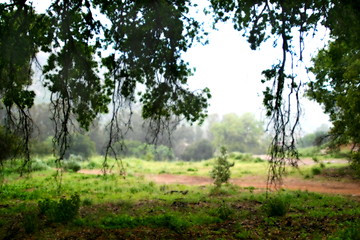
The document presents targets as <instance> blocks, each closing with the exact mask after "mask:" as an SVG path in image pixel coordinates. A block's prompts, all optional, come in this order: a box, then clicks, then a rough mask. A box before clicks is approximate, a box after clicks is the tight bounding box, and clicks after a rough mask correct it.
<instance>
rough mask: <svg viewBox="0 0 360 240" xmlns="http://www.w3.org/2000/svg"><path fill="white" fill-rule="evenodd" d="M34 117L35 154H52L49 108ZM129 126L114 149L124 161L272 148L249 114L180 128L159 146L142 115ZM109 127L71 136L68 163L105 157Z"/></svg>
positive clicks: (36, 111) (197, 157)
mask: <svg viewBox="0 0 360 240" xmlns="http://www.w3.org/2000/svg"><path fill="white" fill-rule="evenodd" d="M31 114H32V116H33V118H34V122H35V124H36V127H35V132H34V133H35V134H34V139H33V141H32V144H31V146H32V151H33V152H34V154H38V155H46V154H52V153H53V143H52V138H53V135H54V131H53V126H52V122H51V121H50V117H51V116H50V114H49V105H48V104H39V105H35V106H34V107H33V108H32V109H31ZM129 123H130V130H128V131H127V133H126V135H125V137H124V139H123V141H122V142H118V143H115V145H114V148H115V149H116V151H117V152H118V153H119V156H121V157H137V158H143V159H147V160H159V161H163V160H175V159H180V160H185V161H198V160H204V159H209V158H212V157H213V156H214V153H215V151H216V150H218V149H220V146H224V147H226V148H227V149H228V150H229V151H230V152H233V151H235V152H243V153H253V154H260V153H265V152H266V148H267V146H268V144H269V137H268V136H267V135H266V134H265V131H264V127H263V123H262V122H261V121H258V120H257V119H256V118H255V116H254V115H252V114H250V113H246V114H244V115H242V116H238V115H236V114H227V115H225V116H223V117H222V118H221V119H220V117H219V116H218V115H211V116H210V117H209V119H208V120H207V121H206V122H205V123H204V124H203V126H198V125H196V126H191V125H188V124H185V123H184V124H180V125H179V126H178V127H177V128H176V130H175V131H173V132H171V133H166V132H165V133H163V134H161V135H159V136H158V139H157V144H156V145H155V144H150V143H149V141H148V140H149V139H148V138H147V133H148V130H149V129H147V125H146V124H144V119H143V118H142V117H141V115H140V113H139V112H137V111H134V112H133V113H132V114H131V121H130V122H129ZM106 127H107V122H106V120H102V121H100V120H99V119H97V120H96V121H94V122H93V123H92V125H91V127H90V130H89V131H88V132H81V131H77V133H74V134H72V135H71V137H70V145H69V149H68V150H67V151H66V154H65V159H67V158H69V157H70V155H77V156H80V157H81V158H82V159H88V158H89V157H91V156H93V155H94V154H98V155H104V154H105V144H106V141H107V133H106ZM122 127H123V130H124V131H125V130H127V129H126V128H127V127H128V126H125V124H124V126H122ZM74 128H76V126H74ZM74 130H76V129H74Z"/></svg>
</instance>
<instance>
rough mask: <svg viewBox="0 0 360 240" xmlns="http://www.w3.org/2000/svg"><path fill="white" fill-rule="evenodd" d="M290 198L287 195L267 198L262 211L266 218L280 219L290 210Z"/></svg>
mask: <svg viewBox="0 0 360 240" xmlns="http://www.w3.org/2000/svg"><path fill="white" fill-rule="evenodd" d="M289 200H290V197H289V196H288V195H282V194H278V195H276V196H275V197H272V198H269V199H268V200H267V201H266V202H265V203H264V205H263V210H264V211H265V213H266V215H267V216H268V217H282V216H285V215H286V213H287V212H288V211H289V209H290V201H289Z"/></svg>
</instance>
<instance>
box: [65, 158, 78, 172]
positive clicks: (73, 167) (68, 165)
mask: <svg viewBox="0 0 360 240" xmlns="http://www.w3.org/2000/svg"><path fill="white" fill-rule="evenodd" d="M63 168H64V170H66V171H69V170H70V171H73V172H78V171H80V169H81V166H80V164H79V163H78V162H75V161H70V160H69V161H66V162H65V163H64V164H63Z"/></svg>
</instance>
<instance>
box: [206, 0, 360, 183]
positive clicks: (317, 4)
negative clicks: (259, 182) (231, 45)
mask: <svg viewBox="0 0 360 240" xmlns="http://www.w3.org/2000/svg"><path fill="white" fill-rule="evenodd" d="M210 2H211V6H212V10H213V13H214V16H215V18H216V21H227V20H229V19H232V21H233V24H234V28H235V29H237V30H239V31H243V32H244V36H245V37H247V39H248V42H249V43H250V47H251V48H252V49H257V48H258V47H260V45H261V44H262V43H263V42H265V41H266V40H267V39H269V38H270V37H273V39H274V41H273V44H274V46H277V45H278V44H280V45H281V51H282V52H281V53H279V57H281V58H280V60H279V61H278V63H276V64H274V65H273V66H272V67H271V68H270V69H267V70H264V71H263V75H264V79H263V80H262V82H263V83H266V82H269V81H271V82H272V83H271V84H269V85H268V87H266V90H265V91H264V92H263V93H264V100H263V103H264V105H265V107H266V109H267V116H268V117H270V119H271V123H272V124H271V125H272V126H273V130H274V136H273V140H272V144H271V148H270V155H271V160H270V169H269V181H270V183H271V184H272V183H278V182H281V176H282V175H283V173H284V170H285V166H286V163H289V164H291V165H293V166H297V159H298V158H299V154H298V151H297V150H296V145H295V143H296V138H295V134H294V133H295V130H296V127H297V125H298V123H299V116H300V113H301V111H300V105H299V91H300V90H301V86H302V85H303V83H304V80H303V79H299V78H298V77H297V76H296V72H295V71H294V68H293V66H294V65H293V63H294V62H295V61H302V60H303V53H304V49H305V46H304V37H305V36H306V35H308V34H309V33H313V34H315V33H316V31H317V28H318V26H319V25H323V26H325V27H327V28H328V29H329V30H330V34H331V36H332V38H333V39H336V42H338V43H336V45H338V46H340V45H341V44H340V45H339V43H340V42H342V43H345V42H346V43H347V44H348V43H349V42H350V43H351V45H348V46H349V47H350V49H352V50H353V51H354V52H358V50H359V34H360V27H359V26H360V24H359V19H360V7H359V4H358V2H357V1H350V0H331V1H325V0H310V1H298V0H290V1H284V0H275V1H268V0H264V1H251V0H241V1H231V0H230V1H223V0H211V1H210ZM296 38H297V39H298V41H296ZM296 42H297V45H298V46H296ZM346 54H347V53H346V51H345V52H344V56H346ZM289 59H290V61H291V63H289ZM294 60H295V61H294ZM328 90H329V91H330V92H331V90H330V89H328ZM321 94H322V93H320V94H319V95H321ZM352 98H353V99H355V98H356V97H352ZM294 105H295V106H294ZM344 107H345V106H344ZM346 108H347V107H346ZM294 109H295V114H294V113H293V112H294V111H293V110H294ZM354 120H355V121H357V123H356V124H358V123H359V120H358V119H354ZM335 129H336V128H335ZM339 129H340V128H339ZM344 130H345V129H341V130H340V134H341V135H342V132H343V131H344ZM345 135H346V134H345Z"/></svg>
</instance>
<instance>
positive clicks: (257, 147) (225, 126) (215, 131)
mask: <svg viewBox="0 0 360 240" xmlns="http://www.w3.org/2000/svg"><path fill="white" fill-rule="evenodd" d="M210 131H211V134H212V135H213V138H214V140H213V141H214V145H215V146H224V147H226V148H227V149H228V151H230V152H234V151H238V152H249V153H260V152H261V151H264V150H262V149H261V148H262V147H263V146H262V142H261V141H262V138H263V136H264V129H263V124H262V123H261V122H260V121H257V120H256V119H255V117H254V115H253V114H251V113H246V114H244V115H242V116H237V115H236V114H227V115H225V116H224V117H223V119H222V120H221V122H218V123H213V125H212V126H211V129H210Z"/></svg>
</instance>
